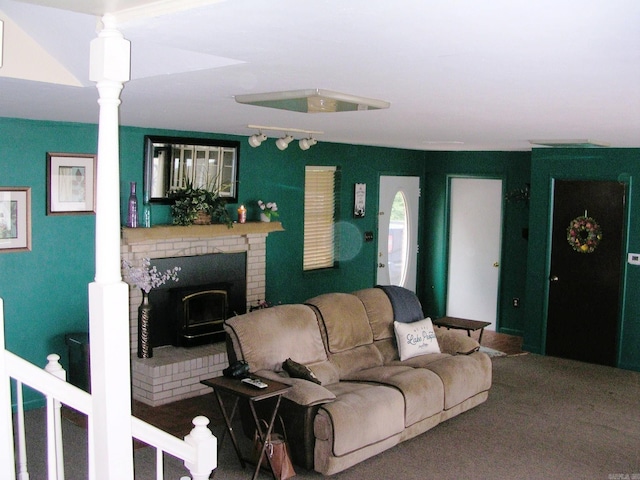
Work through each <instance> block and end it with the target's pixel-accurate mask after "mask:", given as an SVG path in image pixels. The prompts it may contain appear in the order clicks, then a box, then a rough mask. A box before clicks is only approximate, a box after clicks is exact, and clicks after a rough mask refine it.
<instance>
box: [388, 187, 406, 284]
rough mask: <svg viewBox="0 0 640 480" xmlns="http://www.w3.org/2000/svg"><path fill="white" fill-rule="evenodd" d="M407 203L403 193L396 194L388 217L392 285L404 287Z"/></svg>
mask: <svg viewBox="0 0 640 480" xmlns="http://www.w3.org/2000/svg"><path fill="white" fill-rule="evenodd" d="M407 217H408V212H407V202H406V199H405V196H404V193H402V192H401V191H400V192H398V193H396V195H395V197H394V198H393V204H392V206H391V215H389V243H388V254H389V255H388V265H389V281H390V282H391V284H392V285H399V286H404V282H405V278H406V275H407V256H408V254H409V248H408V239H409V235H408V232H407Z"/></svg>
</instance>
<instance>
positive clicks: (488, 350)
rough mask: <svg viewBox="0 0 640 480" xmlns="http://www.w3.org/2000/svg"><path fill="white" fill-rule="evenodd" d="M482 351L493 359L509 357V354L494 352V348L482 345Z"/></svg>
mask: <svg viewBox="0 0 640 480" xmlns="http://www.w3.org/2000/svg"><path fill="white" fill-rule="evenodd" d="M480 351H481V352H484V353H486V354H487V355H489V356H490V357H491V358H495V357H506V356H507V354H506V353H504V352H501V351H499V350H494V349H493V348H489V347H483V346H482V345H480Z"/></svg>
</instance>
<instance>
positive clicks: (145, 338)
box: [138, 290, 153, 358]
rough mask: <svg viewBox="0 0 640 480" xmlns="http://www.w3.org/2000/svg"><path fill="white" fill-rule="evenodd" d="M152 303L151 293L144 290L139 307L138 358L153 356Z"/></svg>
mask: <svg viewBox="0 0 640 480" xmlns="http://www.w3.org/2000/svg"><path fill="white" fill-rule="evenodd" d="M151 310H152V307H151V304H150V303H149V294H148V293H147V292H145V291H144V290H142V303H140V306H139V307H138V358H151V357H153V347H152V346H151Z"/></svg>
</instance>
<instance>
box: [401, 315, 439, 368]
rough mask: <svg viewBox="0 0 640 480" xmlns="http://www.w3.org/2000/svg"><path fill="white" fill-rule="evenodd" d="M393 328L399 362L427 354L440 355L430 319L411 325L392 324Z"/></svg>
mask: <svg viewBox="0 0 640 480" xmlns="http://www.w3.org/2000/svg"><path fill="white" fill-rule="evenodd" d="M393 328H394V330H395V332H396V343H397V345H398V351H399V354H400V360H406V359H408V358H412V357H417V356H418V355H425V354H427V353H440V347H439V346H438V339H437V338H436V334H435V332H434V331H433V324H432V323H431V319H430V318H425V319H424V320H420V321H417V322H413V323H401V322H393Z"/></svg>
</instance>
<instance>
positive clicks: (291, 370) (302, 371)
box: [282, 358, 320, 385]
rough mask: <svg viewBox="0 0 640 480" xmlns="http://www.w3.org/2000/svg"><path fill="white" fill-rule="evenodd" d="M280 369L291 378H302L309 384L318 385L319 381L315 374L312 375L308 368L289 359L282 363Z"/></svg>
mask: <svg viewBox="0 0 640 480" xmlns="http://www.w3.org/2000/svg"><path fill="white" fill-rule="evenodd" d="M282 369H283V370H284V371H285V372H287V373H288V374H289V376H291V377H293V378H303V379H304V380H309V381H310V382H313V383H317V384H318V385H320V380H318V377H316V374H315V373H313V372H312V371H311V369H310V368H309V367H307V366H306V365H303V364H301V363H298V362H295V361H293V360H291V359H290V358H287V359H286V360H285V361H284V362H282Z"/></svg>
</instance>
